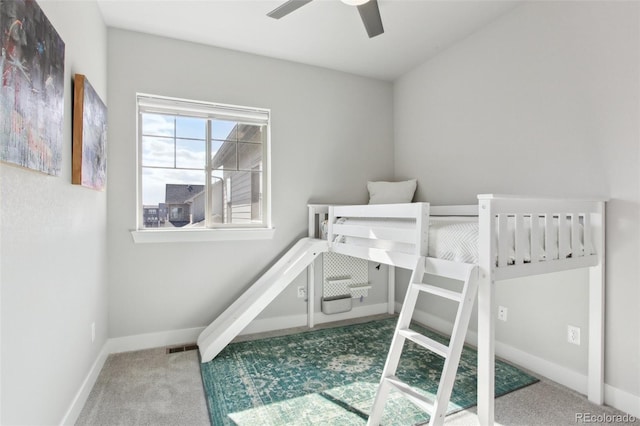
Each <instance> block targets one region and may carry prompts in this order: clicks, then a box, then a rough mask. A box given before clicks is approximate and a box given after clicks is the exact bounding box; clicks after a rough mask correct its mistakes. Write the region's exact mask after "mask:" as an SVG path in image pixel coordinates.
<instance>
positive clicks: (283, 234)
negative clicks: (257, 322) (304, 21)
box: [108, 29, 393, 337]
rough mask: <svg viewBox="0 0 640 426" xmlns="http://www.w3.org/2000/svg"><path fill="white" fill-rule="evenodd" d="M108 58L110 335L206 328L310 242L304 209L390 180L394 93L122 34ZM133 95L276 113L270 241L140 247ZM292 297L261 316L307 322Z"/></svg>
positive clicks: (363, 196) (385, 87)
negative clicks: (302, 240) (283, 257)
mask: <svg viewBox="0 0 640 426" xmlns="http://www.w3.org/2000/svg"><path fill="white" fill-rule="evenodd" d="M108 58H109V70H108V75H109V122H110V139H109V166H110V173H109V193H108V198H109V225H108V227H109V304H110V305H109V324H110V337H122V336H129V335H138V334H142V333H151V332H161V331H168V330H180V329H188V328H192V327H200V326H205V325H207V324H208V323H209V322H211V321H212V320H213V319H214V318H215V317H216V316H217V315H219V314H220V313H221V312H222V310H223V309H224V308H225V307H226V306H228V305H229V304H230V303H231V302H232V301H233V300H234V299H235V298H236V297H238V295H240V294H241V292H242V291H243V290H244V289H246V288H247V287H248V285H249V284H250V283H251V282H252V281H253V280H254V279H256V278H257V277H258V276H259V274H260V272H261V271H262V270H264V268H265V267H267V266H268V265H269V264H270V263H272V262H273V261H274V260H276V259H277V256H278V255H279V253H282V252H283V251H284V250H285V249H287V248H288V247H289V246H291V245H292V244H293V243H294V242H295V241H296V240H297V239H298V238H299V237H302V236H306V232H307V231H306V226H307V222H306V217H307V212H306V204H307V203H308V202H309V201H316V202H322V201H325V202H338V203H340V202H366V201H367V191H366V181H367V179H381V178H390V177H392V175H393V146H392V137H393V127H392V120H393V113H392V106H393V94H392V85H391V84H390V83H385V82H380V81H376V80H372V79H367V78H362V77H357V76H354V75H350V74H344V73H339V72H335V71H329V70H326V69H322V68H317V67H311V66H305V65H300V64H295V63H291V62H285V61H280V60H275V59H269V58H265V57H260V56H255V55H249V54H244V53H239V52H234V51H230V50H225V49H219V48H215V47H207V46H204V45H198V44H193V43H186V42H181V41H177V40H171V39H166V38H161V37H156V36H149V35H143V34H139V33H134V32H128V31H123V30H116V29H109V54H108ZM136 92H146V93H152V94H158V95H165V96H173V97H179V98H187V99H196V100H204V101H212V102H221V103H227V104H236V105H248V106H256V107H262V108H270V109H271V112H272V146H271V149H272V157H273V162H272V182H273V183H272V196H273V198H272V199H273V216H272V217H273V223H274V225H275V227H276V233H275V237H274V239H273V240H267V241H226V242H224V241H223V242H211V243H191V244H189V243H181V244H175V243H174V244H171V243H165V244H134V243H133V241H132V238H131V235H130V233H129V231H130V230H132V229H134V228H135V226H136V110H135V94H136ZM297 282H301V283H304V282H305V277H304V276H301V277H300V279H299V280H298V281H297ZM294 287H295V285H292V286H290V287H289V288H288V289H287V291H286V292H285V293H284V294H283V295H282V296H281V297H279V298H278V299H277V300H276V301H275V302H274V303H273V304H272V305H271V306H269V308H268V309H267V311H266V312H265V313H264V315H266V316H269V317H273V316H280V315H282V316H285V315H295V314H303V313H304V312H305V304H304V302H303V300H302V299H297V298H296V296H295V288H294Z"/></svg>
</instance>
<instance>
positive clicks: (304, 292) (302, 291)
mask: <svg viewBox="0 0 640 426" xmlns="http://www.w3.org/2000/svg"><path fill="white" fill-rule="evenodd" d="M305 297H307V289H306V288H304V286H300V287H298V299H304V298H305Z"/></svg>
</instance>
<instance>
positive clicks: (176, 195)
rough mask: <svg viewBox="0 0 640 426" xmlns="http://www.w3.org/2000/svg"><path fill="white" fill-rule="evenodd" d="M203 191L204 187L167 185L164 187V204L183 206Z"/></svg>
mask: <svg viewBox="0 0 640 426" xmlns="http://www.w3.org/2000/svg"><path fill="white" fill-rule="evenodd" d="M202 191H204V185H189V184H175V183H168V184H167V185H166V187H165V203H166V204H184V203H185V201H186V200H188V199H190V198H193V197H194V196H195V195H197V194H199V193H200V192H202Z"/></svg>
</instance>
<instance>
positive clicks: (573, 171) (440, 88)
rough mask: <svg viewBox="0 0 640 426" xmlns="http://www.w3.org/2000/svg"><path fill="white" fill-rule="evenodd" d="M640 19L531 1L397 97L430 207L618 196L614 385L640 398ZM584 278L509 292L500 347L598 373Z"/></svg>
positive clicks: (405, 169)
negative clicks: (589, 352) (528, 197)
mask: <svg viewBox="0 0 640 426" xmlns="http://www.w3.org/2000/svg"><path fill="white" fill-rule="evenodd" d="M639 22H640V4H638V3H637V2H625V3H622V2H615V3H614V2H606V3H601V2H532V3H529V4H525V5H523V6H521V7H518V8H516V9H515V10H514V11H512V12H511V13H509V14H506V15H505V16H503V17H502V18H500V19H498V20H497V21H495V22H494V23H492V24H491V25H489V26H488V27H486V28H484V29H483V30H481V31H479V32H477V33H475V34H473V35H471V36H470V37H468V38H467V39H465V40H463V41H461V42H460V43H458V44H456V45H454V46H453V47H451V48H450V49H448V50H446V51H444V52H442V53H441V54H439V55H438V56H436V57H435V58H433V59H432V60H430V61H428V62H426V63H424V64H422V65H421V66H419V67H418V68H416V69H415V70H413V71H411V72H410V73H408V74H407V75H405V76H403V77H402V78H400V79H399V80H398V81H397V82H396V84H395V92H394V95H395V109H394V114H395V121H394V127H395V148H394V153H395V174H396V177H397V178H407V177H417V178H418V180H419V189H418V197H417V198H418V199H419V200H420V201H430V202H433V203H434V204H449V203H451V204H457V203H474V202H475V195H476V194H478V193H519V194H532V195H550V196H570V197H589V196H605V197H608V198H610V202H609V203H608V205H607V215H608V217H607V232H608V234H607V259H606V261H607V283H606V299H607V300H606V309H607V313H606V350H605V357H606V367H605V376H606V377H605V380H606V382H607V383H608V384H609V385H611V386H614V387H616V388H619V389H621V390H623V391H626V392H629V393H632V394H635V395H640V364H639V363H638V359H640V332H639V330H640V317H639V313H638V311H639V310H638V306H639V302H640V297H639V290H638V287H639V285H638V284H639V283H640V274H639V270H638V264H639V262H638V260H640V259H639V253H640V228H639V223H640V175H639V170H640V143H639V141H640V135H639V124H638V123H639V118H640V108H639V105H638V103H639V100H640V84H639V79H640V77H639V76H640V57H639V52H640V23H639ZM585 277H586V275H585V274H584V273H581V272H567V273H562V274H556V275H547V276H543V277H541V279H540V280H533V279H524V280H516V281H512V282H505V283H500V284H498V291H497V302H498V303H499V304H501V305H504V306H507V307H508V308H509V321H508V322H507V323H501V322H499V323H498V324H497V332H496V335H497V339H498V340H500V341H502V342H504V343H507V344H509V345H512V346H514V347H516V348H519V349H522V350H524V351H527V352H529V353H531V354H532V355H534V356H538V357H540V358H543V359H545V360H548V361H550V362H553V363H557V364H559V365H562V366H564V367H566V368H568V369H573V370H577V371H578V372H580V373H582V374H586V344H587V342H586V341H584V340H585V336H586V335H587V297H586V294H585V292H586V289H585V287H584V285H583V284H584V279H585ZM407 279H408V275H407V276H405V275H404V274H402V280H405V281H406V280H407ZM422 308H423V309H428V308H430V306H428V305H422ZM444 311H446V310H442V309H441V310H440V311H439V313H440V314H443V313H444ZM567 324H573V325H577V326H580V327H581V328H582V330H583V333H582V336H583V345H582V346H581V347H576V346H572V345H569V344H568V343H566V327H567ZM473 327H475V325H473V326H472V328H473Z"/></svg>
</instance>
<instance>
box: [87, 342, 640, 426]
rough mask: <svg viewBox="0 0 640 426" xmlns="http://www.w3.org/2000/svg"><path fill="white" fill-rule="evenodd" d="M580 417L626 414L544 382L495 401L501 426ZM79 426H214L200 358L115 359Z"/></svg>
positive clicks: (467, 414) (469, 418)
mask: <svg viewBox="0 0 640 426" xmlns="http://www.w3.org/2000/svg"><path fill="white" fill-rule="evenodd" d="M475 410H476V409H475V407H474V408H470V409H468V410H465V411H462V412H459V413H456V414H453V415H451V416H448V417H447V419H446V421H445V424H447V425H456V426H458V425H477V424H478V420H477V417H476V415H475V413H476V411H475ZM580 413H589V414H592V415H600V414H607V415H623V414H624V413H621V412H620V411H617V410H614V409H613V408H610V407H601V406H597V405H594V404H591V403H590V402H589V401H587V399H586V398H585V397H584V396H582V395H580V394H578V393H576V392H574V391H572V390H569V389H567V388H565V387H563V386H561V385H558V384H556V383H554V382H551V381H548V380H546V379H544V378H543V379H541V381H540V382H538V383H536V384H533V385H531V386H527V387H525V388H523V389H520V390H517V391H515V392H512V393H510V394H507V395H505V396H503V397H500V398H498V399H496V423H497V424H499V425H552V426H561V425H576V424H581V423H582V422H580V421H578V418H577V416H578V415H579V414H580ZM76 424H77V425H91V426H98V425H105V426H107V425H108V426H117V425H157V426H162V425H173V426H179V425H185V426H198V425H209V424H210V423H209V415H208V413H207V407H206V402H205V396H204V391H203V387H202V381H201V378H200V367H199V358H198V352H197V351H188V352H179V353H174V354H167V353H166V350H165V348H158V349H149V350H143V351H136V352H127V353H120V354H112V355H110V356H109V357H108V359H107V361H106V363H105V365H104V367H103V369H102V371H101V372H100V375H99V377H98V380H97V382H96V384H95V386H94V387H93V390H92V391H91V393H90V395H89V398H88V400H87V402H86V404H85V407H84V408H83V410H82V412H81V414H80V417H79V418H78V421H77V423H76ZM591 424H593V423H591ZM599 424H602V423H599ZM609 424H614V423H609ZM634 424H640V422H639V421H636V422H635V423H634Z"/></svg>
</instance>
